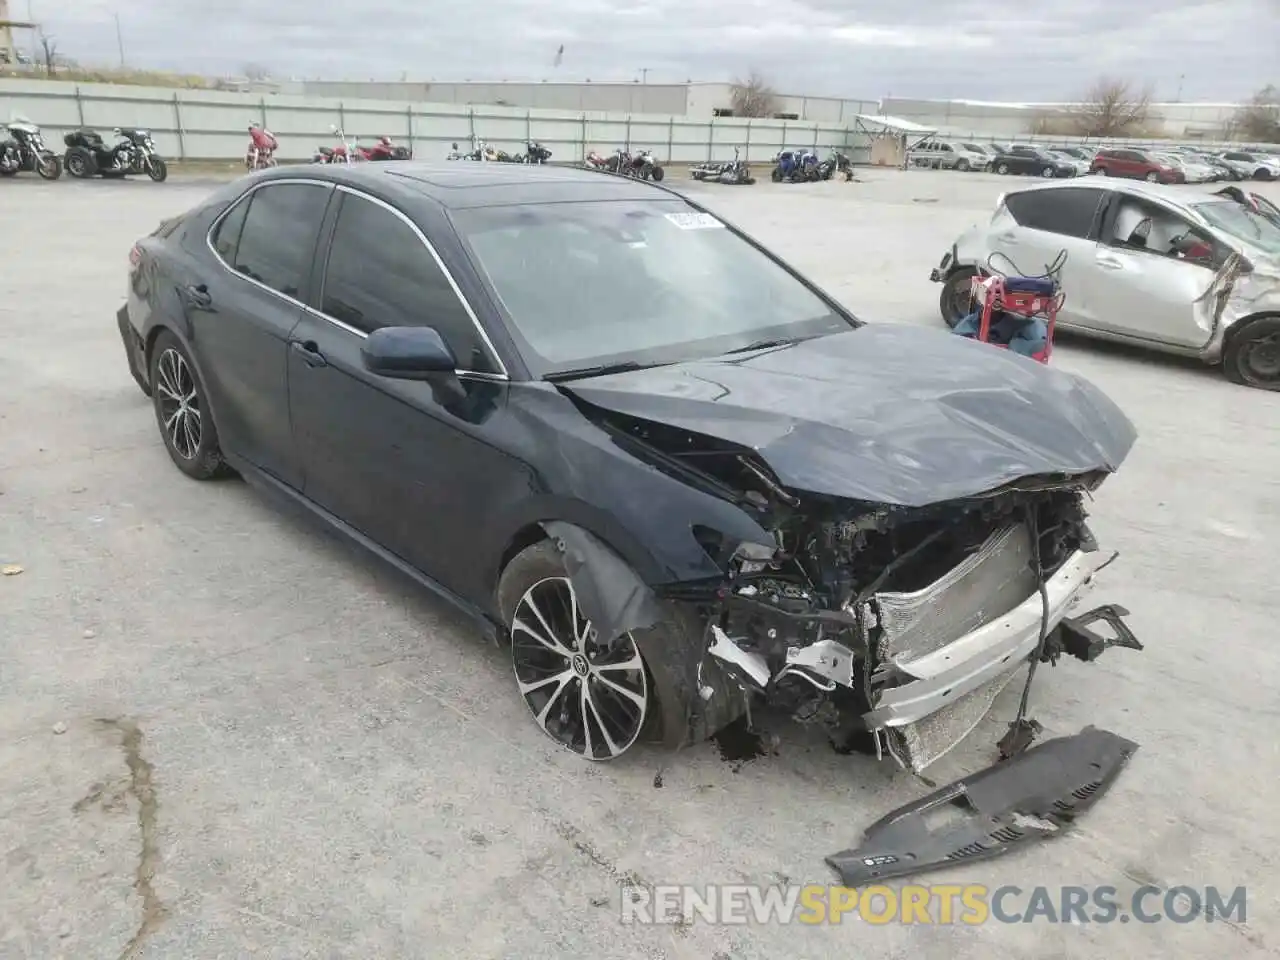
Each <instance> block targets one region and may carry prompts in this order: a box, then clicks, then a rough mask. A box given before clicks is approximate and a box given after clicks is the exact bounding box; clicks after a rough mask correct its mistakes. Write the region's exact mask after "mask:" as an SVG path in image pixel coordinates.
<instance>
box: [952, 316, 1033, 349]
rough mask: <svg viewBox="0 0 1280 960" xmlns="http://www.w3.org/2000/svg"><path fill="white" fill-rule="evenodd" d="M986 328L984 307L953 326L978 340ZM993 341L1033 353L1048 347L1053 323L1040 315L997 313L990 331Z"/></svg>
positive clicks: (958, 331)
mask: <svg viewBox="0 0 1280 960" xmlns="http://www.w3.org/2000/svg"><path fill="white" fill-rule="evenodd" d="M981 329H982V311H981V310H975V311H974V312H973V313H971V314H969V315H968V316H966V317H963V318H962V319H961V320H960V322H959V323H957V324H956V325H955V326H954V327H952V328H951V330H952V332H953V333H955V334H957V335H959V336H961V337H968V338H969V339H970V340H976V339H977V338H978V333H979V331H980V330H981ZM988 339H989V341H990V342H991V343H997V344H1000V345H1001V346H1003V347H1008V348H1009V349H1010V350H1012V351H1013V352H1014V353H1018V354H1021V355H1022V356H1024V357H1031V356H1034V355H1035V354H1037V353H1039V352H1041V351H1042V350H1044V348H1045V347H1046V346H1047V345H1048V342H1049V325H1048V324H1047V323H1045V321H1044V320H1042V319H1040V318H1039V317H1020V316H1017V315H1016V314H1012V313H997V314H995V316H993V317H992V319H991V329H990V331H989V333H988Z"/></svg>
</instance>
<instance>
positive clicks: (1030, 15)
mask: <svg viewBox="0 0 1280 960" xmlns="http://www.w3.org/2000/svg"><path fill="white" fill-rule="evenodd" d="M10 8H11V11H12V15H13V16H16V17H25V16H26V15H27V13H28V9H29V10H30V13H31V15H32V17H33V19H35V20H37V21H40V22H42V23H43V24H44V25H45V30H46V32H47V33H49V34H50V35H52V36H53V37H54V38H55V39H56V42H57V44H58V49H59V51H60V52H62V53H64V54H65V55H67V56H69V57H73V58H75V59H76V60H79V61H80V62H82V63H85V64H89V63H94V64H97V63H101V64H111V63H115V62H118V60H119V53H118V50H117V43H116V29H115V17H116V16H118V17H119V22H120V27H121V33H122V36H123V41H124V53H125V58H126V61H127V62H128V64H129V65H130V66H135V67H144V68H155V69H166V70H179V69H185V70H187V71H190V72H198V73H214V74H220V75H229V74H236V73H239V72H240V71H241V70H242V69H243V67H244V66H245V65H246V64H250V63H253V64H261V65H263V66H265V67H267V68H269V69H270V70H271V72H272V73H273V75H275V76H277V77H290V76H292V77H306V78H318V77H323V78H327V79H371V78H376V79H399V78H401V77H406V78H408V79H415V80H431V79H435V80H464V79H473V80H479V79H509V80H522V79H559V80H580V79H583V78H591V79H592V80H597V81H599V80H630V79H635V78H638V77H639V76H640V75H641V71H642V70H645V69H647V71H648V73H647V79H648V82H650V83H659V82H662V81H684V80H687V79H694V80H727V79H730V78H732V77H734V76H739V75H744V74H745V73H746V72H747V71H749V70H752V69H755V70H758V71H759V72H761V73H762V74H763V75H764V76H766V77H767V78H768V79H769V80H770V81H771V82H772V84H773V86H774V87H775V88H776V89H778V90H779V91H780V92H783V93H809V94H826V95H839V96H849V97H858V98H865V99H877V98H879V97H882V96H887V95H892V96H910V97H940V98H944V97H957V98H970V99H998V100H1016V99H1020V100H1053V99H1069V98H1071V97H1073V96H1076V95H1079V94H1080V93H1081V92H1082V91H1083V90H1084V89H1085V88H1086V87H1087V86H1088V85H1089V83H1090V81H1091V80H1093V79H1094V78H1096V77H1097V76H1099V75H1102V74H1106V75H1111V76H1120V77H1124V78H1126V79H1131V80H1133V81H1134V82H1136V83H1138V84H1143V85H1145V84H1151V85H1152V86H1153V88H1154V90H1155V93H1156V96H1157V98H1158V99H1174V98H1175V97H1176V96H1177V95H1178V91H1179V87H1180V86H1181V97H1182V99H1185V100H1201V101H1210V100H1212V101H1222V100H1236V99H1239V98H1243V97H1246V96H1248V95H1249V94H1250V93H1251V92H1252V91H1254V90H1256V89H1258V88H1259V87H1261V86H1262V85H1264V84H1266V83H1272V82H1274V83H1277V84H1280V0H912V2H887V0H736V2H731V3H725V2H724V0H464V2H462V3H444V2H440V0H345V2H337V3H323V2H317V0H10ZM561 44H563V45H564V50H565V52H564V60H563V63H562V64H561V65H560V67H559V68H554V67H553V60H554V57H555V52H556V50H557V48H558V47H559V46H560V45H561ZM1015 51H1016V52H1015Z"/></svg>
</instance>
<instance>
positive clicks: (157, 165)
mask: <svg viewBox="0 0 1280 960" xmlns="http://www.w3.org/2000/svg"><path fill="white" fill-rule="evenodd" d="M111 132H112V134H113V135H114V136H115V138H116V142H115V143H113V144H110V145H108V144H107V143H106V142H105V141H104V140H103V139H102V136H101V135H100V134H99V133H98V132H97V131H96V130H73V131H72V132H71V133H68V134H67V135H66V136H64V137H63V138H62V142H63V143H64V144H65V145H66V147H67V152H66V154H65V155H64V156H63V164H64V166H65V167H66V170H67V173H69V174H71V175H72V176H73V177H77V178H79V179H82V180H87V179H89V178H90V177H98V176H100V177H103V178H104V179H116V178H119V177H126V176H128V175H129V174H139V173H145V174H146V175H147V176H149V177H150V178H151V179H152V180H154V181H155V182H156V183H163V182H164V181H165V180H166V179H167V178H168V176H169V168H168V165H167V164H166V163H165V162H164V160H163V159H161V158H160V157H158V156H156V145H155V142H154V141H153V140H152V139H151V133H150V131H148V130H138V129H134V128H132V127H116V128H115V129H113V130H112V131H111Z"/></svg>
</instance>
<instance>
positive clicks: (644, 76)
mask: <svg viewBox="0 0 1280 960" xmlns="http://www.w3.org/2000/svg"><path fill="white" fill-rule="evenodd" d="M640 82H641V83H648V82H649V68H648V67H641V68H640Z"/></svg>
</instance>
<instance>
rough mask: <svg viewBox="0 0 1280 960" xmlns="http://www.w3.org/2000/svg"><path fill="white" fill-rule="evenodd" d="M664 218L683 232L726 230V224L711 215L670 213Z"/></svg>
mask: <svg viewBox="0 0 1280 960" xmlns="http://www.w3.org/2000/svg"><path fill="white" fill-rule="evenodd" d="M664 216H666V218H667V219H668V220H670V221H671V222H672V223H674V224H675V225H676V226H677V227H679V228H680V229H681V230H723V229H724V224H723V223H721V222H720V221H719V220H717V219H716V218H715V217H713V216H712V215H711V214H709V213H668V214H664Z"/></svg>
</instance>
